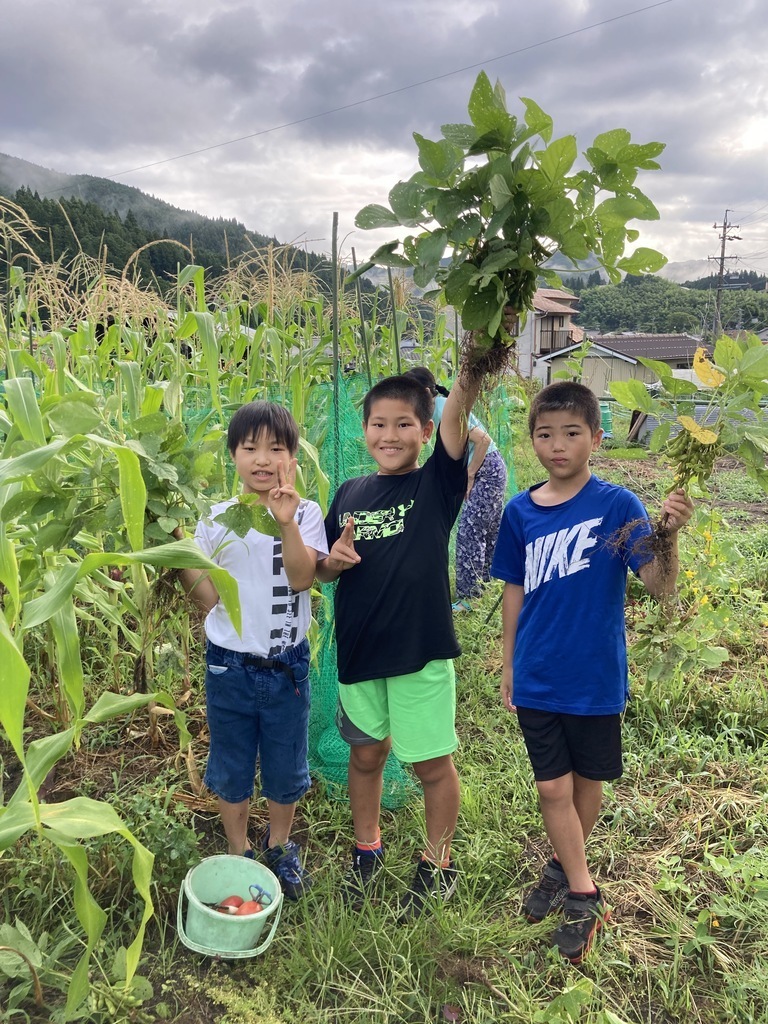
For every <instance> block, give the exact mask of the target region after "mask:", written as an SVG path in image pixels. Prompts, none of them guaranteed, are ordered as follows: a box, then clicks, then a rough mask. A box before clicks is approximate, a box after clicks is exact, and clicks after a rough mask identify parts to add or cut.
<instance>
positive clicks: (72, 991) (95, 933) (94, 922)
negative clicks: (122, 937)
mask: <svg viewBox="0 0 768 1024" xmlns="http://www.w3.org/2000/svg"><path fill="white" fill-rule="evenodd" d="M52 838H53V837H52ZM54 842H55V843H56V845H57V846H59V848H60V849H61V852H62V853H63V854H64V856H65V857H66V858H67V859H68V860H69V862H70V864H71V865H72V867H73V868H74V870H75V886H74V904H75V913H76V914H77V919H78V921H79V922H80V924H81V925H82V927H83V929H84V931H85V934H86V938H87V941H86V946H85V950H84V952H83V955H82V956H81V957H80V960H79V961H78V963H77V966H76V967H75V969H74V971H73V972H72V977H71V978H70V981H69V986H68V988H67V1005H66V1009H65V1015H66V1019H70V1018H71V1017H72V1016H74V1012H75V1010H76V1009H77V1007H79V1006H80V1004H81V1003H82V1002H83V1001H84V1000H85V998H86V996H87V995H88V991H89V989H90V984H89V980H88V967H89V964H90V958H91V954H92V953H93V950H94V949H95V947H96V943H97V942H98V941H99V939H100V938H101V934H102V932H103V931H104V926H105V924H106V923H107V915H106V913H105V912H104V911H103V910H102V909H101V907H100V906H99V905H98V903H97V902H96V900H95V899H94V898H93V895H92V894H91V891H90V889H89V888H88V857H87V854H86V852H85V850H84V849H83V848H82V847H81V846H73V845H71V844H69V843H67V842H61V841H59V840H58V836H57V837H56V838H54Z"/></svg>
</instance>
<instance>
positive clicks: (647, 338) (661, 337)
mask: <svg viewBox="0 0 768 1024" xmlns="http://www.w3.org/2000/svg"><path fill="white" fill-rule="evenodd" d="M591 340H593V341H594V342H595V343H597V344H599V345H601V346H603V347H604V348H608V349H610V350H612V351H613V352H619V353H621V354H622V355H625V356H632V357H633V358H637V357H638V356H644V357H645V358H646V359H661V360H664V361H667V360H670V359H693V356H694V353H695V352H696V349H697V348H701V347H702V343H701V338H694V337H693V336H692V335H690V334H601V335H600V336H599V337H596V338H594V339H591Z"/></svg>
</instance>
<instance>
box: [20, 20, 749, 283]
mask: <svg viewBox="0 0 768 1024" xmlns="http://www.w3.org/2000/svg"><path fill="white" fill-rule="evenodd" d="M481 69H484V70H485V71H486V72H487V73H488V75H489V76H490V77H491V79H492V80H495V79H496V78H498V79H499V80H500V81H501V83H502V84H503V86H504V87H505V89H506V91H507V97H508V100H509V105H510V109H511V112H512V113H519V112H520V111H521V109H522V108H521V105H520V104H519V100H518V97H520V96H527V97H530V98H532V99H534V100H535V101H536V102H537V103H538V104H539V105H540V106H541V107H543V109H544V110H545V111H547V113H549V114H551V115H552V117H553V118H554V123H555V133H556V134H557V135H565V134H571V133H572V134H575V135H576V137H577V141H578V144H579V148H580V149H585V148H586V147H587V145H589V144H590V143H591V141H592V139H593V138H594V137H595V135H597V134H599V133H600V132H603V131H606V130H609V129H611V128H615V127H623V128H627V129H629V131H630V132H631V133H632V137H633V141H636V142H648V141H652V140H658V141H661V142H665V143H666V147H667V148H666V150H665V152H664V153H663V154H662V157H661V158H660V159H661V164H662V170H661V171H660V172H658V171H657V172H653V173H646V174H644V175H643V176H642V177H641V179H640V181H639V184H640V186H641V187H642V188H643V189H644V190H645V191H646V193H647V194H648V195H649V196H650V197H651V198H652V199H653V201H654V202H655V203H656V205H657V207H658V208H659V211H660V213H661V220H660V221H659V222H657V223H655V224H654V223H647V224H639V225H637V226H638V227H639V228H640V229H641V232H642V237H641V243H642V244H645V245H651V246H654V247H656V248H659V249H661V250H662V251H663V252H665V253H666V255H667V256H668V257H669V259H670V260H674V261H685V260H694V259H707V257H710V256H717V255H718V254H719V252H720V240H719V237H718V236H719V234H720V233H721V229H720V227H719V226H720V225H722V223H723V218H724V214H725V211H726V209H727V210H728V211H729V212H728V222H729V223H730V224H731V225H733V227H732V228H731V231H730V233H731V234H739V235H741V240H732V241H728V244H727V254H728V255H733V256H738V257H739V260H738V265H739V266H741V267H745V268H749V269H756V270H758V271H760V272H768V4H766V2H765V0H729V2H727V3H722V4H715V3H705V2H703V0H661V2H658V0H657V2H649V0H567V2H563V0H559V2H553V0H537V2H536V3H532V2H530V0H529V2H527V3H520V2H519V0H408V2H405V0H388V2H386V3H383V2H381V0H368V2H361V0H355V2H353V0H323V2H317V0H313V2H310V0H280V2H277V0H258V2H250V3H249V2H245V0H218V2H217V3H211V2H210V0H183V2H182V0H131V2H130V3H126V4H123V3H117V2H116V0H25V2H24V3H23V4H21V3H17V4H11V3H10V2H8V0H6V2H5V3H4V4H3V11H2V33H0V85H1V86H2V88H1V91H0V95H2V100H0V109H2V110H3V114H2V117H0V128H1V129H2V135H0V151H3V152H6V153H9V154H11V155H12V156H17V157H22V158H24V159H26V160H31V161H33V162H34V163H38V164H42V165H43V166H45V167H50V168H53V169H55V170H59V171H65V172H68V173H73V174H74V173H84V174H93V175H100V176H105V177H112V178H114V179H115V180H117V181H121V182H124V183H126V184H130V185H134V186H136V187H137V188H140V189H143V190H144V191H146V192H149V193H151V194H153V195H155V196H157V197H159V198H162V199H165V200H167V201H168V202H170V203H173V204H174V205H176V206H181V207H183V208H185V209H192V210H196V211H198V212H200V213H204V214H207V215H209V216H224V217H235V218H237V219H238V220H240V221H242V222H243V223H244V224H245V225H246V226H247V227H249V228H251V229H253V230H256V231H260V232H263V233H265V234H269V235H275V236H276V237H277V238H278V239H279V240H280V241H285V242H288V241H291V242H295V243H298V244H303V243H306V244H307V245H308V247H309V248H310V249H312V250H313V251H315V252H328V251H330V245H331V242H330V237H331V223H332V216H333V212H334V211H337V212H338V214H339V231H340V236H341V238H342V240H343V241H342V252H343V253H345V254H348V253H349V251H350V250H351V248H352V247H353V246H354V248H355V251H356V253H357V255H358V258H362V257H364V256H365V255H366V254H367V253H369V252H370V251H371V250H372V249H373V248H374V247H375V246H376V245H378V244H380V243H381V242H382V241H385V240H386V238H387V237H388V236H389V234H390V233H389V232H384V233H373V232H361V231H358V230H357V229H355V227H354V216H355V213H356V212H357V211H358V210H359V209H360V207H362V206H364V205H365V204H366V203H369V202H385V201H386V196H387V193H388V191H389V189H390V188H391V186H392V185H393V184H394V183H395V182H396V181H398V180H399V179H405V178H408V177H410V175H411V174H413V173H414V171H415V170H417V169H418V168H417V163H416V148H415V144H414V142H413V139H412V134H411V133H412V132H414V131H418V132H419V133H421V134H422V135H425V136H427V137H431V138H439V137H440V131H439V129H440V125H441V124H443V123H446V122H457V121H466V120H467V119H468V118H467V115H466V106H467V100H468V98H469V94H470V91H471V88H472V84H473V82H474V80H475V77H476V75H477V73H478V72H479V71H480V70H481ZM714 224H717V225H718V228H714V227H713V225H714ZM736 225H738V228H737V227H736ZM736 265H737V263H736V261H735V260H733V261H729V263H728V266H729V267H730V266H734V267H735V266H736ZM714 266H715V265H714V264H711V268H712V269H714Z"/></svg>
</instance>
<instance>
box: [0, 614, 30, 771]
mask: <svg viewBox="0 0 768 1024" xmlns="http://www.w3.org/2000/svg"><path fill="white" fill-rule="evenodd" d="M0 664H1V665H2V666H3V685H2V686H0V725H2V727H3V729H4V730H5V734H6V736H7V737H8V742H9V743H10V744H11V746H12V747H13V750H14V753H15V754H16V757H18V759H19V761H21V763H22V764H24V740H23V729H24V710H25V708H26V704H27V693H28V691H29V677H30V673H29V666H28V665H27V663H26V661H25V660H24V656H23V655H22V653H21V651H20V650H19V648H18V647H17V645H16V642H15V640H14V638H13V636H12V635H11V631H10V629H9V628H8V623H7V622H6V621H5V616H4V615H2V614H0Z"/></svg>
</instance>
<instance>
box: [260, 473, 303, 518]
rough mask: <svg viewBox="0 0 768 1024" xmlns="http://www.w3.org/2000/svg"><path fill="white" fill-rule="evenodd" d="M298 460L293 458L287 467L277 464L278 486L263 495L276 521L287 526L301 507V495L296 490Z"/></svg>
mask: <svg viewBox="0 0 768 1024" xmlns="http://www.w3.org/2000/svg"><path fill="white" fill-rule="evenodd" d="M297 466H298V461H297V460H296V459H291V461H290V462H289V463H288V468H287V469H286V468H285V467H284V466H283V465H282V464H281V463H279V462H278V464H277V487H273V488H272V490H271V491H269V492H268V493H267V494H265V495H263V497H262V500H263V502H264V504H265V505H266V506H267V508H268V509H269V510H270V512H271V513H272V515H273V516H274V517H275V521H276V522H278V523H280V525H281V526H285V525H287V524H288V523H291V522H293V519H294V516H295V515H296V509H297V508H298V507H299V502H300V501H301V496H300V494H299V492H298V491H297V490H296V467H297Z"/></svg>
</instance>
